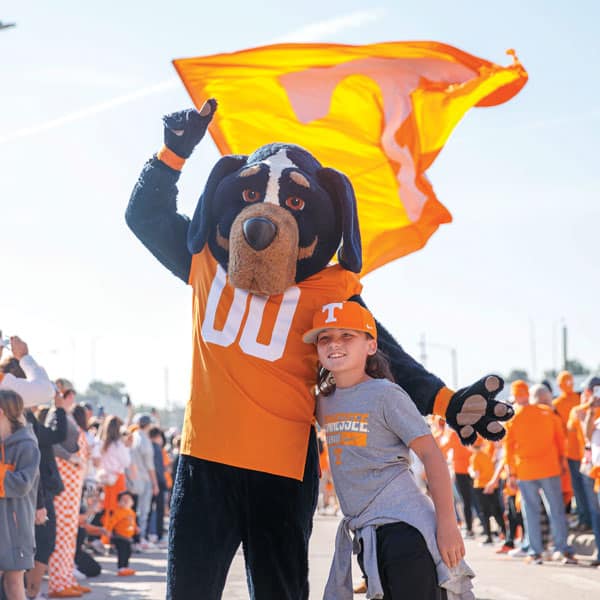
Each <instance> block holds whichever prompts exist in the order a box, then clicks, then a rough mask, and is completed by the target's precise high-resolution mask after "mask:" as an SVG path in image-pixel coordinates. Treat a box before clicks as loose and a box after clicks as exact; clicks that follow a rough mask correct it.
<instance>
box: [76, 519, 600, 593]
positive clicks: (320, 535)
mask: <svg viewBox="0 0 600 600" xmlns="http://www.w3.org/2000/svg"><path fill="white" fill-rule="evenodd" d="M337 523H338V520H337V519H336V518H334V517H316V518H315V529H314V533H313V536H312V539H311V548H310V582H311V595H310V598H311V600H313V599H314V600H320V598H321V593H322V591H323V588H324V586H325V581H326V579H327V573H328V570H329V564H330V560H331V556H332V552H333V540H334V537H335V530H336V528H337ZM467 557H468V561H469V563H470V564H471V566H472V567H473V569H474V570H475V572H476V573H477V578H476V580H475V591H476V596H477V599H478V600H565V599H566V600H598V599H600V569H593V568H590V567H587V566H566V565H557V564H544V565H526V564H524V563H523V562H522V561H518V560H515V559H511V558H508V557H506V556H498V555H496V554H494V552H493V550H491V549H490V548H488V547H485V548H482V547H480V546H479V545H478V543H477V542H475V541H471V540H467ZM101 562H102V565H103V571H104V572H103V573H102V575H101V576H100V577H98V578H95V579H93V580H91V581H89V582H85V583H88V585H90V586H91V587H92V588H93V593H91V594H86V595H85V600H107V599H109V598H120V599H121V600H164V598H165V565H166V552H165V551H157V552H155V553H151V554H143V555H141V554H136V555H134V556H133V559H132V561H131V566H132V567H133V568H135V569H136V570H137V571H138V573H137V575H135V576H134V577H127V578H125V577H124V578H120V577H117V576H116V575H115V572H116V557H114V556H110V557H105V558H102V559H101ZM582 562H583V564H585V563H584V561H582ZM223 598H224V600H248V591H247V589H246V579H245V573H244V563H243V558H242V555H241V552H239V553H238V554H237V556H236V557H235V560H234V562H233V564H232V567H231V570H230V573H229V576H228V578H227V585H226V588H225V592H224V594H223ZM355 598H356V599H357V600H362V599H363V598H364V596H355ZM190 600H202V596H201V595H199V596H198V597H197V598H192V597H191V596H190ZM274 600H275V599H274Z"/></svg>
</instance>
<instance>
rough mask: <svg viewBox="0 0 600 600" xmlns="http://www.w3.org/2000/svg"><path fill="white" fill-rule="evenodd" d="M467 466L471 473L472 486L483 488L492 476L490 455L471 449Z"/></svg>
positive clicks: (492, 465)
mask: <svg viewBox="0 0 600 600" xmlns="http://www.w3.org/2000/svg"><path fill="white" fill-rule="evenodd" d="M469 466H470V467H471V470H472V471H474V473H473V475H474V476H473V487H474V488H483V487H485V486H486V485H487V484H488V483H489V481H490V479H491V478H492V477H493V476H494V462H493V461H492V459H491V457H490V455H489V454H488V453H487V452H485V451H483V450H482V449H481V450H473V454H472V455H471V458H470V460H469Z"/></svg>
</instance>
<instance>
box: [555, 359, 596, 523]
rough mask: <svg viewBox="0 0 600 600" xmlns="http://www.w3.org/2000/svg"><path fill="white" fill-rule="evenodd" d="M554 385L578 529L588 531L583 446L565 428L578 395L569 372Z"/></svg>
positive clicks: (588, 519) (588, 513)
mask: <svg viewBox="0 0 600 600" xmlns="http://www.w3.org/2000/svg"><path fill="white" fill-rule="evenodd" d="M556 383H557V384H558V387H559V388H560V395H559V396H558V397H557V398H555V399H554V400H553V402H552V405H553V406H554V409H555V410H556V412H557V413H558V415H559V417H560V418H561V421H562V423H563V426H564V428H565V433H566V436H567V464H568V465H569V474H570V477H571V486H572V488H573V493H574V494H575V502H576V503H577V517H578V521H579V522H578V528H579V529H582V530H583V529H589V528H590V526H591V523H592V520H591V516H590V511H589V508H588V502H587V499H586V495H585V489H584V487H583V480H582V477H581V473H580V468H581V459H582V458H583V450H584V447H585V444H583V443H582V440H581V438H580V437H579V436H578V435H577V432H575V431H573V430H571V431H569V429H568V427H567V425H568V422H569V414H570V412H571V410H572V409H573V408H574V407H575V406H577V405H579V402H580V400H579V394H578V393H577V392H575V391H574V390H573V375H571V373H569V371H561V372H560V373H559V374H558V377H557V378H556Z"/></svg>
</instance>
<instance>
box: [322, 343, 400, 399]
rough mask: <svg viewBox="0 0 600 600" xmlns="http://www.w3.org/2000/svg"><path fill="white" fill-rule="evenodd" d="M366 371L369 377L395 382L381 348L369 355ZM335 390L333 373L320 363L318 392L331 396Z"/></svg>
mask: <svg viewBox="0 0 600 600" xmlns="http://www.w3.org/2000/svg"><path fill="white" fill-rule="evenodd" d="M365 335H369V334H365ZM369 337H370V336H369ZM365 373H366V374H367V375H369V377H373V379H389V380H390V381H392V382H394V383H395V380H394V376H393V375H392V371H391V369H390V363H389V361H388V358H387V356H386V355H385V354H384V353H383V352H382V351H381V350H377V352H375V354H372V355H370V356H367V362H366V363H365ZM333 392H335V379H334V377H333V373H331V371H328V370H327V369H324V368H323V367H322V366H321V365H319V373H318V375H317V393H318V394H321V395H322V396H330V395H331V394H333Z"/></svg>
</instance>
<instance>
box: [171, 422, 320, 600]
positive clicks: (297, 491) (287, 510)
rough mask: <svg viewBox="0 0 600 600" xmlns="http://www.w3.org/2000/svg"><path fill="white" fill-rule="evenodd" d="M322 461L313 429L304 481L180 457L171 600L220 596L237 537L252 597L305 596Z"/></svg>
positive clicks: (294, 599)
mask: <svg viewBox="0 0 600 600" xmlns="http://www.w3.org/2000/svg"><path fill="white" fill-rule="evenodd" d="M318 464H319V458H318V450H317V443H316V436H315V432H314V429H311V434H310V440H309V445H308V453H307V458H306V467H305V470H304V480H303V481H302V482H300V481H296V480H295V479H289V478H287V477H278V476H276V475H269V474H267V473H260V472H258V471H250V470H248V469H238V468H236V467H230V466H227V465H222V464H218V463H213V462H210V461H206V460H202V459H199V458H194V457H191V456H185V455H182V456H181V457H180V459H179V464H178V466H177V477H176V479H175V485H174V487H173V495H172V500H171V521H170V525H169V565H168V572H167V578H168V581H167V600H183V599H186V600H187V599H188V598H202V599H203V600H219V599H220V598H221V596H222V593H223V588H224V586H225V579H226V577H227V572H228V570H229V567H230V565H231V561H232V560H233V557H234V555H235V552H236V550H237V548H238V547H239V545H240V543H242V544H243V548H244V556H245V559H246V572H247V577H248V587H249V589H250V597H251V598H252V599H253V600H272V599H273V598H277V600H306V599H307V598H308V540H309V538H310V534H311V532H312V518H313V514H314V512H315V509H316V505H317V496H318V468H319V467H318Z"/></svg>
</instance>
